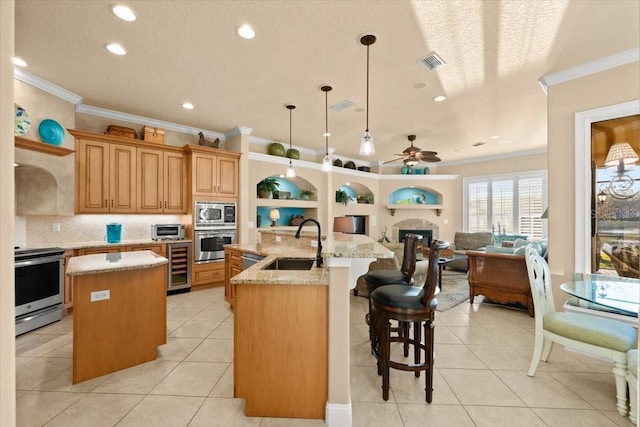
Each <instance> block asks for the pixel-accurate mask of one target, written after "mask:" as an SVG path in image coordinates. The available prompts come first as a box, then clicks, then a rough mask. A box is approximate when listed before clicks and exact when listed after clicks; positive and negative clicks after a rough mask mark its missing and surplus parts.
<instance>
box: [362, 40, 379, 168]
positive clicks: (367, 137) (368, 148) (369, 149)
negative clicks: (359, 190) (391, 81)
mask: <svg viewBox="0 0 640 427" xmlns="http://www.w3.org/2000/svg"><path fill="white" fill-rule="evenodd" d="M375 42H376V36H374V35H371V34H368V35H366V36H362V38H361V39H360V43H362V44H363V45H365V46H366V47H367V128H366V130H365V131H364V135H362V139H361V140H360V151H359V153H360V155H361V156H371V155H373V154H374V153H375V152H376V150H375V148H374V146H373V136H371V134H370V133H369V46H371V45H372V44H374V43H375Z"/></svg>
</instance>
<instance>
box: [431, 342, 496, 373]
mask: <svg viewBox="0 0 640 427" xmlns="http://www.w3.org/2000/svg"><path fill="white" fill-rule="evenodd" d="M434 353H435V356H434V363H435V366H436V368H461V369H464V368H466V369H486V368H487V366H486V365H485V364H484V363H482V361H481V360H480V359H479V358H478V357H476V355H475V354H473V353H472V352H471V350H469V349H468V348H467V346H465V345H456V344H438V345H437V346H435V349H434Z"/></svg>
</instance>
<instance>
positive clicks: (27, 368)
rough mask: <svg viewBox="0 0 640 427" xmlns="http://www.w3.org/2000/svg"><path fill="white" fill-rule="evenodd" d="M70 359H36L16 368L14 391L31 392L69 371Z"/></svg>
mask: <svg viewBox="0 0 640 427" xmlns="http://www.w3.org/2000/svg"><path fill="white" fill-rule="evenodd" d="M71 366H72V364H71V359H67V358H53V357H52V358H36V359H34V360H32V361H30V362H29V363H25V364H22V365H20V366H18V367H17V368H16V389H17V390H33V389H34V388H36V387H37V386H39V385H40V384H42V383H45V382H47V381H49V380H50V379H51V378H53V377H55V376H57V375H59V374H61V373H62V372H65V371H68V370H70V369H71Z"/></svg>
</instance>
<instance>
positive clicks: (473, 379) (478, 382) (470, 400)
mask: <svg viewBox="0 0 640 427" xmlns="http://www.w3.org/2000/svg"><path fill="white" fill-rule="evenodd" d="M440 373H441V374H442V376H443V377H444V379H445V381H446V382H447V384H449V387H451V389H452V390H453V392H454V393H455V395H456V397H457V398H458V399H459V400H460V402H461V403H462V404H463V405H491V406H525V405H524V403H523V401H522V400H520V399H519V398H518V396H516V394H515V393H514V392H513V391H511V389H509V387H507V386H506V385H505V384H504V383H503V382H502V381H501V380H500V378H498V376H496V375H495V374H494V373H493V372H491V371H488V370H473V369H440ZM519 374H524V373H519ZM525 376H526V375H525Z"/></svg>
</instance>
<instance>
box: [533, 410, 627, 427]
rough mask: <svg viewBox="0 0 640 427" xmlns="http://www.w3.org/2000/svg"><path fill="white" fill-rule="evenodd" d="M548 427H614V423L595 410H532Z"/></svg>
mask: <svg viewBox="0 0 640 427" xmlns="http://www.w3.org/2000/svg"><path fill="white" fill-rule="evenodd" d="M532 411H533V412H535V413H536V415H537V416H538V417H540V418H541V419H542V421H544V422H545V424H546V425H547V426H549V427H609V426H611V427H615V425H616V424H615V423H614V422H613V421H611V420H610V419H609V418H607V417H605V416H604V415H603V414H602V413H600V412H598V411H595V410H578V409H541V408H532Z"/></svg>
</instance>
